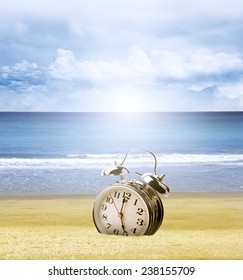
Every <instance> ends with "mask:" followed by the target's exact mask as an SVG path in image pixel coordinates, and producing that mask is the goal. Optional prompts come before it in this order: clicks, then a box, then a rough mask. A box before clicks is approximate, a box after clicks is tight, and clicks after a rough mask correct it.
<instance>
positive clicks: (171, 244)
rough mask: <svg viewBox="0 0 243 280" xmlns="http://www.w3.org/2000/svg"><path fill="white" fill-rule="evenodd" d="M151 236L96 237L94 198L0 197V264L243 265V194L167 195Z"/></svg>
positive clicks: (97, 235)
mask: <svg viewBox="0 0 243 280" xmlns="http://www.w3.org/2000/svg"><path fill="white" fill-rule="evenodd" d="M162 200H163V204H164V208H165V216H164V221H163V224H162V226H161V228H160V229H159V231H158V232H157V233H156V234H155V235H153V236H142V237H126V236H109V235H101V234H99V233H98V232H97V230H96V228H95V226H94V224H93V220H92V207H93V201H94V197H93V196H56V197H54V196H53V197H51V196H47V197H44V196H42V197H0V217H1V218H0V259H2V260H5V259H8V260H18V259H24V260H36V259H37V260H40V259H45V260H50V259H58V260H65V259H76V260H80V259H86V260H87V259H95V260H97V259H107V260H111V259H138V260H140V259H152V260H153V259H162V260H163V259H167V260H171V259H192V260H197V259H206V260H207V259H209V260H213V259H230V260H235V259H243V243H242V236H243V193H228V194H223V193H217V194H216V193H215V194H192V193H185V194H180V193H171V194H170V196H169V197H168V198H162Z"/></svg>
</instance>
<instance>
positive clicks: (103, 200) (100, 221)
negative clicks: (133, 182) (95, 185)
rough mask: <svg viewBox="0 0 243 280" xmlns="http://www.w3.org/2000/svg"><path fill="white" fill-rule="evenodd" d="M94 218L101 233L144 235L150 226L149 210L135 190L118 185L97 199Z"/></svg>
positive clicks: (108, 189)
mask: <svg viewBox="0 0 243 280" xmlns="http://www.w3.org/2000/svg"><path fill="white" fill-rule="evenodd" d="M93 217H94V221H95V224H96V227H97V229H98V231H99V232H101V233H106V234H115V235H143V234H145V232H146V230H147V229H148V226H149V210H148V207H147V204H146V202H145V201H144V199H143V198H142V196H141V195H140V194H139V193H138V191H136V190H135V188H134V189H133V188H131V187H126V186H122V185H116V186H112V187H109V188H107V189H105V190H104V191H103V192H101V193H100V195H99V196H98V197H97V199H96V201H95V204H94V209H93Z"/></svg>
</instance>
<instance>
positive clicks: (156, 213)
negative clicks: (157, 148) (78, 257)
mask: <svg viewBox="0 0 243 280" xmlns="http://www.w3.org/2000/svg"><path fill="white" fill-rule="evenodd" d="M134 151H140V152H141V151H143V152H147V153H149V154H150V155H152V156H153V158H154V173H144V174H141V173H139V172H135V173H136V174H137V175H138V176H139V177H140V178H141V180H135V179H130V180H128V179H127V178H126V177H125V175H127V174H128V173H129V169H128V168H126V167H125V166H123V163H124V162H125V160H126V158H127V156H128V154H129V153H131V152H134ZM156 168H157V159H156V156H155V155H154V154H153V153H152V152H150V151H147V150H143V149H139V150H137V149H136V150H130V151H129V152H128V153H127V154H126V155H125V157H124V159H123V160H122V162H121V163H120V164H117V163H116V162H115V165H114V166H112V167H108V168H105V169H104V170H103V171H102V173H101V175H103V176H120V180H119V181H118V182H116V183H114V184H112V185H110V186H109V187H107V188H105V189H104V190H103V191H102V192H101V193H100V194H99V195H98V196H97V197H96V199H95V202H94V206H93V220H94V224H95V226H96V228H97V230H98V232H100V233H102V234H114V235H124V236H141V235H152V234H154V233H155V232H156V231H157V230H158V229H159V227H160V225H161V223H162V221H163V216H164V208H163V204H162V201H161V198H160V196H159V193H161V194H165V195H166V194H168V193H169V191H170V190H169V187H168V186H167V185H166V184H165V183H164V182H163V178H164V176H165V175H164V174H163V175H161V176H158V175H157V172H156Z"/></svg>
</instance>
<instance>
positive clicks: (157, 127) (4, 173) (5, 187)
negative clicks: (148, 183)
mask: <svg viewBox="0 0 243 280" xmlns="http://www.w3.org/2000/svg"><path fill="white" fill-rule="evenodd" d="M132 148H140V149H147V150H150V151H152V152H153V153H155V154H156V156H157V158H158V173H165V174H166V177H165V182H166V183H167V184H168V185H169V186H170V187H171V190H172V191H175V192H182V191H186V192H188V191H189V192H219V191H223V192H227V191H234V192H236V191H243V112H224V113H223V112H222V113H221V112H217V113H216V112H215V113H136V114H132V113H7V112H6V113H0V195H41V194H45V195H48V194H96V193H98V192H99V191H100V190H101V189H103V188H104V187H105V186H106V185H107V184H110V183H112V182H114V181H115V180H116V179H117V178H114V177H101V176H100V172H101V170H102V169H103V168H105V167H107V166H110V165H113V163H114V160H117V161H118V163H119V161H121V160H122V158H123V155H124V154H125V153H126V152H127V151H128V150H130V149H132ZM125 166H127V167H128V168H130V169H131V174H130V178H137V179H139V178H138V177H136V175H135V174H134V173H133V172H134V171H141V172H152V171H153V158H152V157H151V156H150V155H149V154H145V153H142V152H141V153H131V154H130V155H129V157H128V160H127V161H126V162H125Z"/></svg>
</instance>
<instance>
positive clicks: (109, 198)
mask: <svg viewBox="0 0 243 280" xmlns="http://www.w3.org/2000/svg"><path fill="white" fill-rule="evenodd" d="M105 202H106V203H110V204H112V203H113V198H112V197H110V196H107V197H106V201H105Z"/></svg>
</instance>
